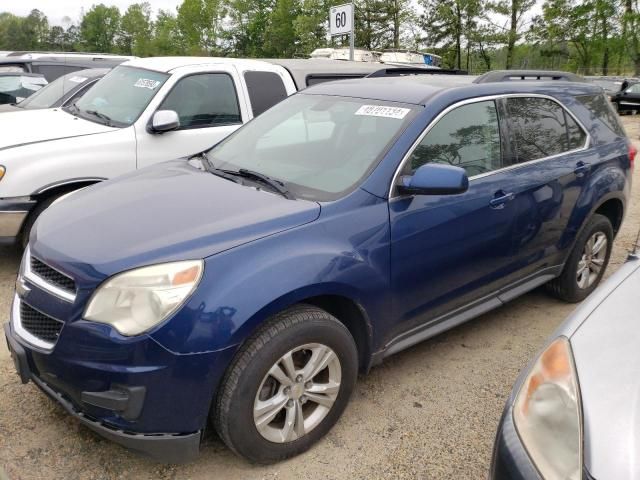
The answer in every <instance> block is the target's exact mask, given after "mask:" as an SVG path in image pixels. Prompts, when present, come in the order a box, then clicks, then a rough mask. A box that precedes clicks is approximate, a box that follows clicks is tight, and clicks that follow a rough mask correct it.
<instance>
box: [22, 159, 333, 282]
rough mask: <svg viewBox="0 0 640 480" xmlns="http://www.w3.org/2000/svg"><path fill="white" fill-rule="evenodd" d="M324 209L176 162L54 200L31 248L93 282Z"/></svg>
mask: <svg viewBox="0 0 640 480" xmlns="http://www.w3.org/2000/svg"><path fill="white" fill-rule="evenodd" d="M319 214H320V205H319V204H318V203H316V202H311V201H306V200H287V199H286V198H284V197H282V196H280V195H278V194H275V193H271V192H270V191H263V190H257V189H256V188H253V187H249V186H244V185H240V184H237V183H234V182H232V181H229V180H225V179H223V178H220V177H217V176H215V175H213V174H211V173H208V172H204V171H202V170H200V169H199V168H196V167H194V166H191V165H190V164H189V163H188V162H187V161H186V160H180V161H172V162H168V163H164V164H159V165H155V166H152V167H149V168H146V169H143V170H140V171H138V172H134V173H132V174H129V175H126V176H123V177H120V178H119V179H116V180H112V181H107V182H104V183H101V184H98V185H95V186H93V187H89V188H87V189H84V190H82V191H79V192H77V193H75V194H73V195H71V196H69V197H67V198H66V199H63V200H62V201H60V202H59V203H57V204H54V205H53V206H51V207H50V208H49V209H47V210H46V211H45V212H44V213H43V214H42V216H41V217H40V218H39V220H38V221H37V222H36V225H35V227H34V231H33V234H32V236H31V251H32V252H33V253H34V254H35V255H36V256H38V257H40V258H41V259H42V260H43V261H46V262H47V263H49V264H50V265H51V266H52V267H55V268H58V269H59V270H62V271H63V272H65V273H69V274H71V275H72V276H74V278H76V280H77V281H78V284H79V285H81V286H82V284H83V283H84V284H85V285H91V284H94V283H95V282H97V281H101V280H102V279H104V278H105V277H107V276H111V275H113V274H114V273H118V272H121V271H124V270H128V269H131V268H135V267H138V266H141V265H150V264H154V263H160V262H167V261H175V260H187V259H195V258H205V257H207V256H210V255H214V254H216V253H219V252H222V251H224V250H227V249H230V248H233V247H236V246H238V245H242V244H244V243H247V242H251V241H254V240H257V239H259V238H262V237H265V236H267V235H273V234H275V233H278V232H282V231H284V230H287V229H290V228H294V227H296V226H299V225H302V224H305V223H308V222H312V221H313V220H315V219H316V218H318V215H319Z"/></svg>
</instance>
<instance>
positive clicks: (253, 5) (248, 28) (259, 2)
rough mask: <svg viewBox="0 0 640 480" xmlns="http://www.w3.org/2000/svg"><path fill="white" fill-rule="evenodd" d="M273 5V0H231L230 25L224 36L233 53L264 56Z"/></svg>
mask: <svg viewBox="0 0 640 480" xmlns="http://www.w3.org/2000/svg"><path fill="white" fill-rule="evenodd" d="M274 6H275V3H274V0H231V2H230V4H229V17H230V20H231V21H230V23H231V25H230V28H229V29H228V30H227V32H226V35H225V37H226V38H227V39H228V41H229V43H230V47H229V49H230V50H231V51H232V52H233V53H234V54H235V55H239V56H247V57H262V56H265V54H266V53H265V42H266V30H267V25H268V24H269V16H270V14H271V11H272V10H273V7H274Z"/></svg>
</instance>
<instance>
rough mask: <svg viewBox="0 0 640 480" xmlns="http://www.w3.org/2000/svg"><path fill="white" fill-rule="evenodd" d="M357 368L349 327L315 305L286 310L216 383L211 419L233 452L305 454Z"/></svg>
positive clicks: (267, 457) (275, 457)
mask: <svg viewBox="0 0 640 480" xmlns="http://www.w3.org/2000/svg"><path fill="white" fill-rule="evenodd" d="M357 371H358V355H357V349H356V345H355V342H354V340H353V337H352V336H351V334H350V333H349V331H348V330H347V328H346V327H345V326H344V325H343V324H342V323H340V322H339V321H338V320H337V319H336V318H335V317H333V316H332V315H330V314H329V313H327V312H325V311H324V310H321V309H319V308H315V307H312V306H298V307H294V308H292V309H289V310H286V311H284V312H282V313H280V314H278V315H276V316H275V317H274V318H272V319H271V320H270V321H269V322H267V323H266V324H265V325H264V326H263V327H262V328H260V330H259V331H258V332H257V333H256V334H255V335H254V336H253V337H251V338H250V339H249V340H248V341H247V343H246V345H245V346H244V347H243V348H242V350H241V351H240V352H239V353H238V355H237V356H236V358H235V360H234V361H233V363H232V365H231V366H230V367H229V370H228V372H227V374H226V376H225V378H224V380H223V382H222V385H221V387H220V390H219V393H218V398H217V402H216V406H215V409H214V411H213V412H212V420H213V423H214V425H215V428H216V430H217V432H218V434H219V435H220V437H221V438H222V440H223V441H224V442H225V443H226V444H227V445H228V446H229V447H230V448H231V449H232V450H233V451H234V452H236V453H237V454H239V455H241V456H243V457H245V458H247V459H249V460H251V461H253V462H258V463H271V462H276V461H279V460H283V459H285V458H288V457H292V456H294V455H297V454H299V453H302V452H304V451H305V450H307V449H308V448H309V447H311V446H312V445H313V444H314V443H315V442H317V441H318V440H319V439H320V438H322V437H323V436H324V435H325V434H326V433H327V432H328V431H329V430H330V429H331V427H332V426H333V425H334V424H335V423H336V422H337V420H338V419H339V418H340V415H341V414H342V412H343V411H344V409H345V407H346V406H347V403H348V401H349V397H350V396H351V392H352V391H353V388H354V385H355V381H356V377H357Z"/></svg>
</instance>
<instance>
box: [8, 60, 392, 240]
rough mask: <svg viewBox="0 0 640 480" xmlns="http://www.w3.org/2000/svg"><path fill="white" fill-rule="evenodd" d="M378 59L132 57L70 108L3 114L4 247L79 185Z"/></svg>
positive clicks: (225, 131)
mask: <svg viewBox="0 0 640 480" xmlns="http://www.w3.org/2000/svg"><path fill="white" fill-rule="evenodd" d="M380 69H381V66H380V65H373V64H365V63H358V62H340V61H331V60H282V61H277V60H273V61H257V60H240V59H227V58H209V57H205V58H196V57H157V58H144V59H134V60H131V61H129V62H126V63H124V64H122V65H120V66H118V67H116V68H115V69H114V70H112V71H111V72H110V73H109V74H107V75H106V76H105V77H104V78H102V79H101V80H100V81H99V82H97V83H96V84H95V86H94V87H92V88H91V89H90V90H89V91H88V92H87V93H86V94H84V96H83V97H82V98H81V99H80V100H78V101H77V102H76V103H75V104H74V105H71V106H67V107H64V108H60V109H50V110H32V111H23V112H15V113H13V112H11V113H3V114H2V115H0V132H2V135H0V244H13V243H22V244H24V243H25V242H26V241H27V240H28V236H29V232H30V230H31V227H32V226H33V223H34V222H35V220H36V218H37V217H38V215H39V214H40V213H42V211H43V210H44V209H45V208H47V207H48V206H49V205H51V203H53V202H54V201H55V200H56V199H58V198H60V197H61V196H63V195H66V194H68V193H70V192H73V191H75V190H77V189H79V188H83V187H86V186H88V185H91V184H93V183H96V182H100V181H102V180H106V179H109V178H112V177H115V176H118V175H121V174H123V173H126V172H129V171H131V170H135V169H136V168H142V167H145V166H147V165H150V164H153V163H157V162H162V161H165V160H170V159H175V158H180V157H185V156H189V155H193V154H196V153H199V152H201V151H204V150H206V149H208V148H210V147H211V146H213V145H214V144H216V143H217V142H219V141H220V140H222V139H223V138H225V137H226V136H227V135H229V134H230V133H232V132H233V131H234V130H236V129H237V128H239V127H240V126H241V125H242V124H243V123H246V122H248V121H249V120H251V119H252V118H253V117H254V116H256V115H259V114H260V113H262V112H263V111H265V110H266V109H268V108H270V107H271V106H273V105H275V104H276V103H278V102H279V101H280V100H282V99H283V98H285V97H286V96H288V95H291V94H292V93H294V92H296V91H297V90H300V89H302V88H305V87H306V86H308V85H311V84H314V83H319V82H322V81H328V80H338V79H342V78H357V77H362V76H365V75H367V74H369V73H372V72H374V71H377V70H380Z"/></svg>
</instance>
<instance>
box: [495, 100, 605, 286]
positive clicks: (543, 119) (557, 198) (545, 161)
mask: <svg viewBox="0 0 640 480" xmlns="http://www.w3.org/2000/svg"><path fill="white" fill-rule="evenodd" d="M502 101H503V102H504V104H505V110H506V112H507V114H508V119H509V121H508V128H509V133H510V134H509V138H510V139H511V150H512V152H513V154H512V156H511V159H510V164H511V166H512V169H511V178H512V181H511V185H510V188H509V193H511V194H513V196H514V197H513V198H514V200H513V202H512V203H513V205H512V208H513V209H514V210H515V213H516V220H515V229H514V238H513V241H514V245H513V249H514V251H516V252H517V255H518V259H519V260H518V263H519V265H518V267H519V269H520V272H521V275H522V276H526V275H529V274H533V273H537V274H540V273H543V272H541V269H545V268H547V267H548V268H550V269H552V268H553V267H554V266H557V265H560V264H561V263H562V262H563V258H564V253H566V252H564V250H566V248H567V246H568V245H564V244H563V242H562V240H563V234H565V230H566V229H567V226H568V223H569V219H570V218H571V215H572V213H573V211H574V209H576V208H580V206H579V204H578V199H579V198H580V195H581V193H582V191H583V189H584V188H585V185H586V184H587V181H588V178H589V175H590V168H591V165H592V164H593V163H594V162H596V161H597V158H596V157H594V154H593V152H591V151H589V150H588V148H587V147H588V135H587V133H586V131H585V130H584V129H583V127H582V126H580V124H579V122H578V121H577V120H576V119H575V118H574V117H573V116H572V115H571V113H570V112H569V111H568V110H567V109H565V108H564V107H563V106H562V105H561V104H560V103H558V101H556V100H554V99H551V98H546V97H539V96H538V97H537V96H518V97H508V98H506V99H504V100H502ZM548 273H549V274H552V273H553V272H548Z"/></svg>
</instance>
